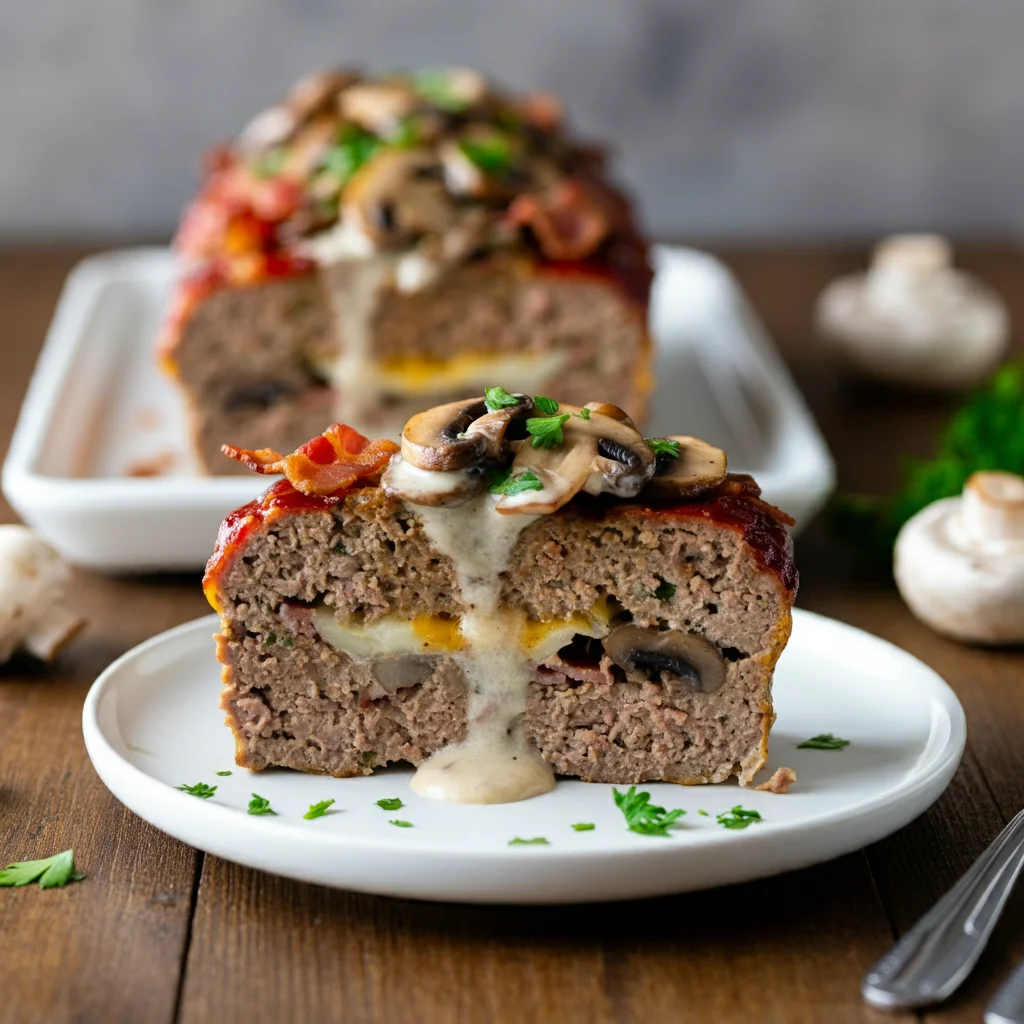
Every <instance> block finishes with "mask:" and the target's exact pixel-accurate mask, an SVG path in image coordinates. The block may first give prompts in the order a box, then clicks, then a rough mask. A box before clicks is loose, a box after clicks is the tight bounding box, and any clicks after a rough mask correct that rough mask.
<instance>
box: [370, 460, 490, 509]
mask: <svg viewBox="0 0 1024 1024" xmlns="http://www.w3.org/2000/svg"><path fill="white" fill-rule="evenodd" d="M486 484H487V478H486V477H485V476H484V474H483V473H481V472H476V473H474V472H471V471H470V470H467V469H449V470H443V469H442V470H433V471H431V470H427V469H420V468H419V467H418V466H414V465H413V464H412V463H411V462H407V461H406V460H405V459H403V458H402V457H401V455H396V456H393V457H392V459H391V461H390V462H389V463H388V468H387V469H386V470H384V473H383V474H382V475H381V478H380V485H381V487H382V488H383V490H384V493H385V494H387V495H388V496H389V497H391V498H398V499H400V500H401V501H408V502H409V503H410V504H412V505H427V506H429V507H431V508H454V507H456V506H458V505H465V504H466V502H467V501H469V500H470V499H471V498H475V497H476V496H477V495H478V494H480V493H481V492H482V491H483V489H484V487H485V486H486Z"/></svg>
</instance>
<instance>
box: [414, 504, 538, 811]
mask: <svg viewBox="0 0 1024 1024" xmlns="http://www.w3.org/2000/svg"><path fill="white" fill-rule="evenodd" d="M495 503H496V499H495V496H494V495H492V494H488V493H484V494H481V495H479V496H478V497H476V498H473V499H472V500H471V501H469V502H467V503H466V504H463V505H460V506H458V507H457V508H429V507H426V506H421V505H413V506H411V509H412V511H414V512H415V513H416V515H418V516H419V518H420V521H421V522H422V523H423V528H424V530H425V532H426V534H427V537H428V538H429V539H430V541H431V543H432V544H433V545H434V547H435V548H436V549H437V550H438V551H439V552H440V553H441V554H444V555H447V556H448V557H449V558H450V559H451V561H452V565H453V566H454V567H455V572H456V575H457V577H458V580H459V587H460V591H461V596H462V602H463V613H462V635H463V638H464V641H465V649H464V650H463V651H462V652H460V653H458V654H454V655H453V657H454V658H455V660H456V661H457V662H458V663H459V665H460V666H461V668H462V670H463V672H464V673H465V675H466V680H467V683H468V685H469V712H468V721H467V734H466V738H465V740H463V741H462V742H461V743H454V744H451V745H450V746H447V747H445V748H444V749H443V750H439V751H437V752H436V753H435V754H433V755H432V756H431V757H429V758H428V759H427V760H426V761H425V762H424V763H423V764H422V765H420V767H419V769H418V770H417V772H416V774H415V775H414V776H413V779H412V782H411V786H412V788H413V789H414V790H415V791H416V792H417V793H422V794H423V795H424V796H429V797H433V798H434V799H436V800H447V801H450V802H452V803H472V804H494V803H509V802H511V801H514V800H525V799H526V798H527V797H531V796H538V795H539V794H541V793H546V792H548V791H549V790H551V789H553V788H554V785H555V777H554V773H553V772H552V770H551V766H550V765H549V764H548V763H547V762H546V761H545V760H544V759H543V758H542V757H541V756H540V754H539V753H538V752H537V751H536V750H534V749H533V747H531V746H530V744H529V741H528V740H527V738H526V736H525V734H524V731H523V716H524V712H525V710H526V698H527V692H528V689H529V685H530V680H531V679H532V677H533V670H534V667H535V664H534V662H533V661H532V660H531V659H529V658H528V657H527V656H526V654H525V653H524V652H523V650H522V649H521V646H520V644H519V643H518V642H517V640H518V638H517V636H516V634H515V632H514V631H513V630H510V629H509V617H508V616H507V615H502V614H501V613H500V609H499V601H500V596H501V573H502V572H503V571H504V570H505V569H506V568H507V566H508V562H509V558H510V556H511V554H512V549H513V548H514V546H515V543H516V540H517V539H518V537H519V534H520V533H521V532H522V530H523V529H524V528H525V527H526V526H527V525H528V524H529V523H531V522H533V520H534V519H536V518H537V517H536V516H531V515H501V514H500V513H499V512H497V511H496V510H495V507H494V506H495Z"/></svg>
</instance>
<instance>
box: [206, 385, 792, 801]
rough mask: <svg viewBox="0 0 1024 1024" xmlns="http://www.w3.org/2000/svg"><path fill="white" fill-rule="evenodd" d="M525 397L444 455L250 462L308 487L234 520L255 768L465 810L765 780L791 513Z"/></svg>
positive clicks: (718, 475)
mask: <svg viewBox="0 0 1024 1024" xmlns="http://www.w3.org/2000/svg"><path fill="white" fill-rule="evenodd" d="M496 390H497V391H499V392H500V391H501V389H496ZM490 394H491V393H490V392H489V395H490ZM502 396H504V397H502ZM502 401H505V402H508V401H511V402H512V403H514V404H512V405H508V404H506V405H500V404H497V405H496V409H495V411H488V410H487V408H486V407H484V409H483V412H482V413H481V410H480V407H481V406H483V403H482V402H481V401H479V400H474V401H473V402H462V403H454V408H453V407H446V408H445V409H444V410H443V411H441V415H440V418H438V417H437V416H436V415H433V414H436V413H438V411H439V410H431V413H430V414H423V416H425V417H427V418H428V419H427V427H428V428H429V430H430V431H434V433H433V434H424V433H423V427H424V424H423V420H422V418H421V417H416V418H414V420H413V421H410V424H408V425H407V426H406V429H405V431H404V432H403V438H402V446H401V449H400V450H399V449H398V446H396V445H389V444H388V443H387V442H375V443H374V444H369V443H368V442H366V440H365V438H362V437H360V436H359V435H358V434H355V432H353V431H350V430H349V429H348V428H344V427H333V428H331V430H329V431H328V432H327V433H326V434H325V435H324V436H323V437H321V438H317V439H315V440H314V441H313V442H310V444H309V445H307V446H304V447H303V448H302V449H300V450H299V451H297V452H296V453H294V454H293V455H291V456H288V457H281V456H276V455H275V454H274V453H253V452H232V453H231V454H233V455H234V456H235V457H236V458H240V459H242V460H243V461H245V462H247V464H249V465H250V467H251V468H255V469H258V470H259V471H262V472H284V473H285V474H286V478H285V479H284V480H281V481H280V482H278V483H277V484H275V485H274V486H272V487H271V488H270V489H269V490H268V491H267V492H266V493H265V494H264V495H263V497H262V498H260V499H258V500H257V501H255V502H252V503H251V504H250V505H248V506H245V507H244V508H242V509H239V510H238V511H237V512H235V513H233V514H232V515H231V516H229V517H228V519H227V520H226V521H225V523H224V526H223V527H222V530H221V534H220V537H219V539H218V546H217V550H216V552H215V554H214V555H213V557H212V558H211V560H210V564H209V566H208V569H207V575H206V579H205V586H206V591H207V594H208V596H209V598H210V601H211V603H212V604H213V605H214V607H215V608H216V609H217V610H218V611H219V612H220V614H221V618H222V627H221V631H220V634H219V636H218V657H219V659H220V660H221V662H222V664H223V666H224V667H223V678H224V684H225V687H224V693H223V697H222V705H223V707H224V709H225V711H226V712H227V715H228V724H229V725H230V726H231V728H232V730H233V732H234V735H235V741H236V751H237V763H238V764H239V765H242V766H245V767H249V768H256V769H258V768H265V767H268V766H271V765H282V766H286V767H290V768H297V769H300V770H303V771H310V772H320V773H325V774H330V775H335V776H351V775H365V774H369V773H370V772H372V771H373V769H374V768H375V767H378V766H382V765H385V764H388V763H391V762H409V763H411V764H413V765H416V766H421V767H420V769H419V773H418V774H417V776H416V778H414V782H413V785H414V788H419V789H420V791H421V792H425V793H428V794H429V795H433V796H440V797H442V798H444V799H456V800H463V801H465V802H500V801H501V800H507V799H517V798H520V797H522V796H529V795H533V794H534V793H537V792H543V791H544V789H545V788H550V786H549V785H547V783H546V782H545V775H546V776H550V775H551V769H553V770H554V772H555V773H557V774H559V775H568V776H576V777H579V778H583V779H587V780H591V781H603V782H613V783H619V784H630V783H636V782H641V781H645V780H666V781H674V782H680V783H687V784H690V783H701V782H721V781H723V780H725V779H727V778H729V777H731V776H737V777H739V779H740V780H741V782H743V783H746V782H748V781H749V780H750V779H751V778H752V777H753V775H754V773H755V772H756V771H757V770H758V769H759V768H760V767H761V766H762V765H763V763H764V761H765V758H766V756H767V742H768V732H769V729H770V728H771V724H772V721H773V717H774V716H773V713H772V703H771V681H772V673H773V670H774V666H775V663H776V661H777V659H778V657H779V654H780V653H781V651H782V649H783V647H784V646H785V644H786V641H787V639H788V637H789V632H790V624H791V607H792V603H793V598H794V595H795V588H796V573H795V570H794V568H793V564H792V560H791V545H790V540H789V535H788V533H787V531H786V529H785V524H786V522H787V520H786V517H785V516H784V515H782V513H780V512H779V511H778V510H777V509H775V508H773V507H772V506H770V505H768V504H766V503H765V502H763V501H762V500H761V499H760V497H759V491H758V489H757V487H756V485H755V484H754V483H753V482H752V481H751V480H750V479H749V478H742V477H735V476H728V475H727V474H726V472H725V459H724V454H723V453H721V452H719V451H718V450H717V449H713V448H711V447H710V446H707V445H703V444H702V442H699V441H696V439H693V438H688V437H679V438H675V439H673V438H668V439H658V440H657V441H656V442H653V443H647V442H645V441H644V440H643V439H642V438H641V437H640V435H639V433H638V432H636V431H635V429H634V428H633V426H632V423H631V421H630V420H629V419H628V417H626V416H625V414H624V413H622V411H621V410H618V409H615V408H614V407H613V406H610V405H608V404H597V403H593V404H591V405H590V406H585V407H577V406H571V405H567V404H564V403H563V404H562V405H561V407H560V408H556V410H555V411H554V412H550V410H551V407H552V406H553V405H554V404H555V403H549V401H548V400H544V402H543V403H540V402H538V406H537V407H535V406H534V403H533V402H532V400H530V399H528V398H526V396H522V395H508V394H507V393H505V392H501V395H499V396H498V399H497V402H498V403H500V402H502ZM492 404H495V403H492ZM531 413H532V414H537V415H530V414H531ZM541 413H543V415H542V414H541ZM566 415H568V416H569V417H570V419H566V420H563V419H562V417H564V416H566ZM431 417H433V418H431ZM442 421H443V422H444V425H445V426H451V427H452V429H451V430H448V431H447V432H446V431H445V429H444V427H442V428H440V429H437V430H435V428H436V427H437V424H438V423H441V422H442ZM496 423H498V424H499V425H500V426H499V427H496V426H495V424H496ZM538 424H540V426H538ZM554 426H557V427H559V428H560V429H561V439H560V440H558V441H554V442H553V443H552V445H551V447H549V448H544V447H543V446H539V447H537V448H534V447H532V445H531V443H530V441H531V438H532V437H537V436H547V435H548V434H550V433H553V427H554ZM456 428H458V429H456ZM460 435H461V436H460ZM517 435H525V436H522V437H518V436H517ZM432 437H433V438H434V442H433V443H427V442H430V441H431V438H432ZM478 438H484V446H483V448H484V449H486V450H483V449H481V446H480V445H479V444H476V443H475V439H478ZM467 441H468V442H470V445H469V448H468V449H467V448H466V447H465V445H466V442H467ZM616 445H619V446H621V448H619V449H616V447H615V446H616ZM460 446H462V447H460ZM591 448H593V451H594V454H593V457H591V455H590V454H589V453H590V451H591ZM643 452H646V453H648V455H649V456H650V457H649V458H648V455H644V454H643ZM634 456H635V457H636V464H635V465H632V468H631V459H633V457H634ZM559 459H561V462H558V460H559ZM577 461H585V462H586V463H587V465H586V470H587V472H586V474H583V473H576V471H575V470H574V469H572V468H571V466H570V464H571V463H575V462H577ZM430 462H433V463H434V468H433V469H424V468H423V467H424V466H425V465H426V464H428V463H430ZM459 462H461V463H462V465H461V466H456V465H455V463H459ZM641 463H643V464H642V465H641ZM481 466H484V467H485V468H486V469H487V470H488V472H487V473H478V472H477V470H478V469H479V468H481ZM574 473H576V476H575V480H576V481H577V483H576V484H574V483H573V482H572V480H573V474H574ZM630 473H632V474H633V476H632V477H630ZM531 474H532V476H533V477H535V478H536V479H537V481H538V483H540V486H539V487H537V486H533V485H532V481H531ZM567 481H568V484H567ZM574 486H576V488H577V489H576V490H575V491H572V488H573V487H574ZM566 490H569V491H572V493H568V494H567V493H566ZM616 490H618V491H620V492H621V491H627V492H628V491H629V490H634V491H635V493H634V494H632V495H631V496H629V495H626V496H622V495H620V494H617V493H615V492H616ZM588 491H589V493H588ZM488 566H491V567H493V570H494V571H493V572H491V571H489V570H488V568H487V567H488ZM531 759H534V760H533V761H531ZM513 762H514V763H513ZM524 764H526V765H527V767H528V768H529V771H526V770H525V769H523V765H524ZM531 764H532V767H530V765H531ZM549 766H550V767H549ZM463 769H465V771H463V775H465V776H468V777H471V778H470V781H471V783H472V785H470V786H469V787H468V789H467V787H466V786H465V785H461V786H455V787H454V788H453V787H452V786H449V785H448V780H449V778H450V777H452V776H454V775H457V774H458V773H459V772H460V771H462V770H463ZM524 772H525V775H524ZM421 777H423V781H422V783H421V785H420V786H417V780H418V779H421ZM446 787H447V788H446ZM467 794H468V795H467Z"/></svg>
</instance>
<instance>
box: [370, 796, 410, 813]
mask: <svg viewBox="0 0 1024 1024" xmlns="http://www.w3.org/2000/svg"><path fill="white" fill-rule="evenodd" d="M377 806H378V807H379V808H380V809H381V810H382V811H397V810H398V809H399V808H401V807H404V806H405V804H403V803H402V801H401V800H399V798H398V797H397V796H386V797H384V799H383V800H378V801H377Z"/></svg>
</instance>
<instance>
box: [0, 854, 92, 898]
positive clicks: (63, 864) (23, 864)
mask: <svg viewBox="0 0 1024 1024" xmlns="http://www.w3.org/2000/svg"><path fill="white" fill-rule="evenodd" d="M83 878H85V875H83V874H82V873H81V872H80V871H76V870H75V851H74V850H65V851H64V852H63V853H56V854H54V855H53V856H52V857H44V858H43V859H42V860H23V861H19V862H17V863H15V864H8V865H7V867H6V868H4V869H3V870H2V871H0V885H11V886H15V887H17V886H22V885H28V884H29V883H30V882H35V881H36V880H37V879H38V881H39V888H40V889H57V888H59V887H61V886H64V885H67V884H68V882H80V881H81V880H82V879H83Z"/></svg>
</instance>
